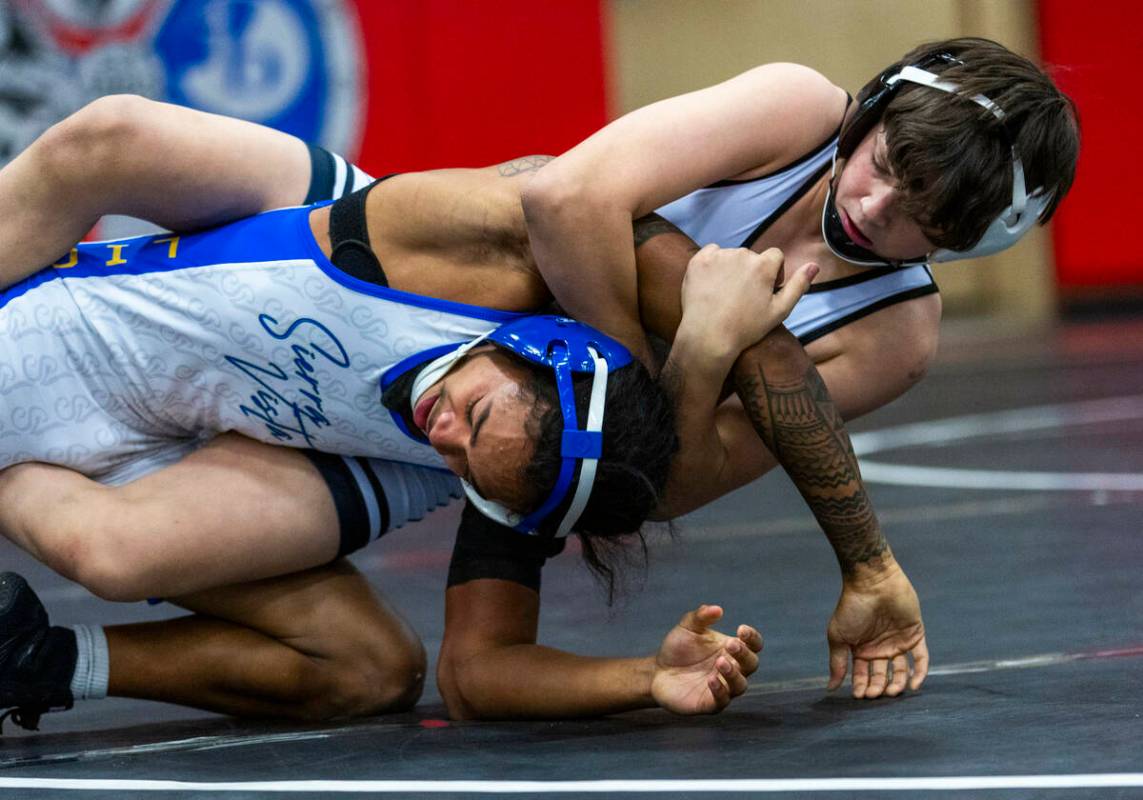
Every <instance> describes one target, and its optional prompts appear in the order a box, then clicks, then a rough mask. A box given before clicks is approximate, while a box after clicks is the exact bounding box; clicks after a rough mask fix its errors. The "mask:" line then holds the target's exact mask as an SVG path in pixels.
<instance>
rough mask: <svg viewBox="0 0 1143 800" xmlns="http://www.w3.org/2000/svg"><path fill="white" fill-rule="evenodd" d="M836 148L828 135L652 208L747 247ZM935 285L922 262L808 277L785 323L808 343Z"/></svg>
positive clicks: (696, 233) (700, 239)
mask: <svg viewBox="0 0 1143 800" xmlns="http://www.w3.org/2000/svg"><path fill="white" fill-rule="evenodd" d="M836 148H837V138H836V137H834V138H831V139H830V140H829V141H827V142H825V143H823V144H822V145H821V146H820V147H818V148H816V149H815V150H813V151H812V152H810V153H807V154H806V155H805V156H803V157H802V158H800V159H798V160H797V161H795V162H794V163H792V164H790V165H788V166H786V167H783V168H782V169H780V170H778V171H776V172H772V173H769V174H767V175H762V176H760V177H757V178H751V179H749V180H743V181H719V182H718V183H715V184H712V185H710V186H707V187H705V188H703V189H697V190H696V191H693V192H691V193H690V194H688V195H686V196H684V197H681V198H679V199H678V200H675V201H674V202H671V203H668V204H667V205H665V206H663V207H662V208H660V209H658V210H657V212H656V213H658V214H659V215H660V216H662V217H665V218H666V219H667V220H669V221H670V222H671V223H673V224H674V225H676V226H677V227H678V228H679V229H680V230H682V231H683V233H685V234H686V235H687V236H689V237H690V238H691V239H693V240H694V241H695V243H697V244H699V245H706V244H711V243H714V244H717V245H718V246H720V247H751V246H753V244H754V243H755V242H756V241H758V239H759V238H760V237H761V236H762V234H763V233H765V232H766V230H767V229H768V228H769V227H770V225H771V224H772V223H773V222H774V221H775V220H777V219H778V218H779V217H781V216H782V214H784V213H785V212H786V211H787V210H788V209H789V208H790V207H791V206H793V205H794V203H796V202H797V201H798V200H799V199H801V197H802V196H803V195H805V193H806V192H807V191H809V190H810V188H812V187H813V185H814V184H815V183H816V182H817V181H818V179H819V178H821V176H822V175H823V174H824V173H825V172H826V170H828V169H829V168H830V166H831V163H832V160H833V153H834V150H835V149H836ZM937 291H938V289H937V284H936V282H935V281H934V280H933V274H932V272H931V271H930V270H929V267H928V265H925V264H919V265H916V266H911V267H904V268H901V269H894V268H892V267H879V268H872V269H868V270H865V271H863V272H861V273H858V274H856V275H852V276H849V277H846V278H841V279H838V280H834V281H824V282H821V283H817V284H814V285H813V286H812V287H810V290H809V292H807V293H806V295H805V296H804V297H803V298H802V299H801V300H800V301H799V302H798V304H797V306H795V307H794V310H793V312H792V313H791V314H790V316H789V317H788V318H787V320H786V327H787V328H789V329H790V331H791V332H792V333H793V334H794V335H795V336H797V337H798V339H799V340H800V341H801V342H802V344H808V343H809V342H812V341H814V340H815V339H820V338H821V337H822V336H825V335H826V334H827V333H831V332H832V331H835V330H837V329H838V328H840V327H842V326H844V325H847V324H848V323H850V322H853V321H855V320H858V319H861V318H862V317H866V316H868V315H870V314H872V313H873V312H875V311H879V310H880V309H882V308H885V307H887V306H891V305H894V304H896V303H901V302H904V301H906V300H912V299H913V298H915V297H922V296H924V295H929V294H933V293H935V292H937Z"/></svg>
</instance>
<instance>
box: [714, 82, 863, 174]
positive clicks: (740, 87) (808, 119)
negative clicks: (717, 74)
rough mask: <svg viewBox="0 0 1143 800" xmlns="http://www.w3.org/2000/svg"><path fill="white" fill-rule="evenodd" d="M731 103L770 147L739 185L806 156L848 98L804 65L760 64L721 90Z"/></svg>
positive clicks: (827, 133) (832, 127)
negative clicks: (759, 129) (761, 130)
mask: <svg viewBox="0 0 1143 800" xmlns="http://www.w3.org/2000/svg"><path fill="white" fill-rule="evenodd" d="M721 87H722V90H723V91H725V92H726V93H727V94H728V96H729V98H730V99H729V102H731V103H737V104H740V105H741V106H742V107H743V108H744V110H745V114H746V116H747V118H748V119H749V120H750V122H751V123H752V124H753V125H757V126H765V129H766V130H767V131H768V134H767V136H768V138H770V139H771V141H772V142H773V143H774V146H773V147H772V149H771V151H770V153H769V155H770V156H771V157H770V158H769V159H767V160H765V161H764V162H762V163H759V164H757V165H755V166H754V167H753V168H752V169H750V170H749V171H747V172H745V173H742V174H739V175H735V176H733V177H735V178H738V179H745V178H751V177H755V176H756V175H757V174H763V173H765V172H767V171H769V170H773V169H776V168H779V167H782V166H785V164H787V163H789V162H790V161H793V160H796V159H798V158H801V157H802V156H804V155H805V154H806V153H807V152H809V151H811V150H812V149H814V148H816V147H818V146H819V145H821V144H822V143H823V142H825V141H827V140H828V139H830V138H831V137H832V136H833V135H834V134H835V133H837V130H838V128H839V126H840V125H841V121H842V118H843V117H844V116H845V109H846V105H847V102H848V98H849V95H848V94H847V93H846V91H845V90H844V89H842V88H840V87H839V86H836V85H835V84H834V83H833V82H832V81H830V80H829V79H828V78H826V77H825V76H824V75H822V74H821V73H820V72H818V71H817V70H815V69H812V68H810V67H807V66H804V65H802V64H792V63H787V62H775V63H771V64H763V65H761V66H758V67H754V68H753V69H750V70H747V71H746V72H743V73H741V74H740V75H737V76H735V77H733V78H731V79H730V80H728V81H726V82H725V83H724V84H722V85H721Z"/></svg>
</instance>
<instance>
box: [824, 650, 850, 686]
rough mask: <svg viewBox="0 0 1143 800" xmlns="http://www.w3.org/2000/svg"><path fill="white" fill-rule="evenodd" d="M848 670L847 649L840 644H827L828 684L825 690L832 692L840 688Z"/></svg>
mask: <svg viewBox="0 0 1143 800" xmlns="http://www.w3.org/2000/svg"><path fill="white" fill-rule="evenodd" d="M848 670H849V648H848V647H846V646H845V645H844V644H842V643H841V642H833V641H831V642H830V643H829V683H828V684H826V688H827V689H829V690H830V691H831V692H832V691H833V690H834V689H836V688H837V687H839V686H841V683H842V681H844V680H845V673H846V672H847V671H848ZM855 677H856V676H855Z"/></svg>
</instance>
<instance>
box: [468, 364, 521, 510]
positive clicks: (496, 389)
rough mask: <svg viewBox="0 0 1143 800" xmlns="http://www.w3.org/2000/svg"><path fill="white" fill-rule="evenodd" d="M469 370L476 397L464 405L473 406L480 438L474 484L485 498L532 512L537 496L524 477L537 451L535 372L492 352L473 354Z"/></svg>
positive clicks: (472, 466)
mask: <svg viewBox="0 0 1143 800" xmlns="http://www.w3.org/2000/svg"><path fill="white" fill-rule="evenodd" d="M464 367H465V369H466V371H467V379H468V381H469V382H470V385H469V386H468V387H467V388H466V390H465V391H468V392H470V393H471V394H470V396H469V397H468V398H466V399H465V401H464V402H465V403H466V404H467V403H469V402H474V405H473V408H472V418H473V423H474V425H473V429H474V431H475V432H476V437H475V441H474V442H473V444H472V446H471V447H470V448H469V452H468V468H469V475H470V479H471V480H472V482H473V483H474V484H475V485H476V487H477V488H478V490H479V491H480V493H481V495H482V496H484V497H485V498H487V499H489V500H496V501H498V502H501V503H504V504H505V505H507V506H509V507H511V508H513V509H516V510H530V506H532V505H534V504H535V496H536V494H537V491H538V490H537V488H536V487H534V486H531V485H530V484H529V483H528V482H527V480H526V478H525V476H524V471H525V469H526V467H527V466H528V465H529V464H530V463H531V461H532V458H533V454H534V453H535V449H536V442H535V438H534V433H535V432H536V430H537V426H536V425H535V424H533V423H532V418H533V416H534V415H535V414H536V398H535V397H534V396H533V394H532V392H530V391H529V390H528V388H527V387H528V385H529V383H530V379H531V377H532V375H531V370H532V369H533V368H532V367H529V366H527V365H525V364H523V363H521V362H520V361H519V360H518V359H516V358H513V357H512V356H509V355H507V354H505V353H503V352H502V351H500V350H498V349H497V348H495V347H491V346H490V347H489V348H488V349H484V350H480V351H479V352H477V351H474V354H473V355H472V356H471V357H470V358H469V359H468V362H466V364H465V365H464Z"/></svg>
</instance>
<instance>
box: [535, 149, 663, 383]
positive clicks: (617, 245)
mask: <svg viewBox="0 0 1143 800" xmlns="http://www.w3.org/2000/svg"><path fill="white" fill-rule="evenodd" d="M556 164H558V160H557V161H556V162H553V164H552V165H549V166H548V167H545V168H544V170H543V171H541V173H540V175H539V176H537V178H536V179H535V180H533V181H532V183H531V184H529V186H528V187H527V188H526V189H525V190H524V192H523V196H522V203H523V209H524V218H525V222H526V225H527V230H528V239H529V242H530V244H531V248H532V253H533V256H534V257H535V260H536V265H537V267H538V269H539V271H540V275H541V276H542V277H543V279H544V282H545V283H546V284H547V286H548V289H549V290H550V291H551V293H552V296H553V297H554V298H555V300H556V302H557V303H558V304H559V305H560V307H561V308H562V309H563V310H564V311H565V312H566V313H567V314H568V315H569V316H571V317H574V318H576V319H578V320H581V321H583V322H585V323H587V324H589V325H593V326H594V327H597V328H599V329H600V330H602V331H603V332H604V333H607V334H609V335H610V336H613V337H615V338H616V339H618V340H620V341H621V342H623V344H625V345H626V346H627V347H628V348H630V349H631V350H632V352H634V353H635V354H636V356H637V357H639V358H640V359H641V360H642V361H643V362H644V363H647V364H650V363H651V357H650V350H649V347H648V345H647V341H646V336H645V334H644V333H643V327H642V323H641V321H640V318H639V295H638V285H637V279H636V271H635V256H634V240H633V238H632V229H631V211H630V209H626V208H623V207H621V206H617V205H608V204H606V203H604V202H600V201H598V200H593V199H589V198H583V197H580V196H577V195H576V194H575V193H574V192H571V193H564V192H563V191H562V189H561V188H559V187H557V188H555V189H551V188H544V187H545V186H546V185H547V184H546V183H541V181H542V180H543V175H544V172H545V171H547V170H549V169H555V168H556V166H555V165H556Z"/></svg>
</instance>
